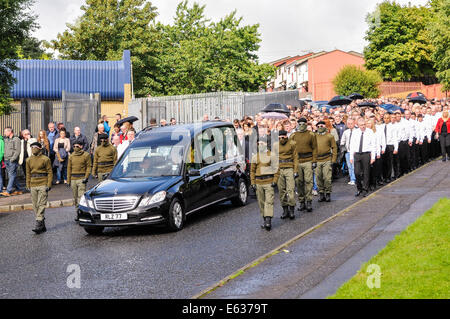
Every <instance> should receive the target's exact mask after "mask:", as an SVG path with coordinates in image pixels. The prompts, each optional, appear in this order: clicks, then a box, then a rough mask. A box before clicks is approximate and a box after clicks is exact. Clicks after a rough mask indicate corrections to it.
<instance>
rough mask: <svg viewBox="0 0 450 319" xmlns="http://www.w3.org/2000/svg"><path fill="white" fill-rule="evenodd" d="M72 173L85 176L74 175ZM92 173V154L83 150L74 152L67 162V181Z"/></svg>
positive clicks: (85, 176)
mask: <svg viewBox="0 0 450 319" xmlns="http://www.w3.org/2000/svg"><path fill="white" fill-rule="evenodd" d="M72 174H76V175H81V174H84V177H83V176H72ZM90 174H91V155H89V153H87V152H85V151H83V150H81V151H79V152H73V153H72V154H71V155H70V156H69V161H68V163H67V182H68V183H69V184H70V182H71V180H72V179H73V180H78V179H86V178H89V175H90Z"/></svg>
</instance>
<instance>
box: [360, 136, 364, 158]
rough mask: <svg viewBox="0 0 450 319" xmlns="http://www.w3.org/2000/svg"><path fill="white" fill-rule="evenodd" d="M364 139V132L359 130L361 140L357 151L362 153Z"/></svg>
mask: <svg viewBox="0 0 450 319" xmlns="http://www.w3.org/2000/svg"><path fill="white" fill-rule="evenodd" d="M363 141H364V132H361V140H360V141H359V152H360V153H362V150H363V143H364V142H363Z"/></svg>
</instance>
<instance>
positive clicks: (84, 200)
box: [78, 196, 88, 207]
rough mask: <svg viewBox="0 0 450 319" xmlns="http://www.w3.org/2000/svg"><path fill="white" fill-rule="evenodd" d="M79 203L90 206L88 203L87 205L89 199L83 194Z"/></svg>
mask: <svg viewBox="0 0 450 319" xmlns="http://www.w3.org/2000/svg"><path fill="white" fill-rule="evenodd" d="M78 205H80V206H84V207H88V205H87V200H86V196H81V198H80V202H79V203H78Z"/></svg>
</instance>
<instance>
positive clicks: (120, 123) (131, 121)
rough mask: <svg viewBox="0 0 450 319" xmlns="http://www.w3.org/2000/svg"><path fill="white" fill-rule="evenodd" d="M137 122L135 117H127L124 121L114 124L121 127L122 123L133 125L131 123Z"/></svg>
mask: <svg viewBox="0 0 450 319" xmlns="http://www.w3.org/2000/svg"><path fill="white" fill-rule="evenodd" d="M138 120H139V119H138V118H137V117H136V116H129V117H126V118H124V119H121V120H120V121H117V123H116V124H119V125H122V124H123V123H126V122H129V123H133V122H136V121H138Z"/></svg>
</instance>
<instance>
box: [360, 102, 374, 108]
mask: <svg viewBox="0 0 450 319" xmlns="http://www.w3.org/2000/svg"><path fill="white" fill-rule="evenodd" d="M358 106H359V107H377V105H376V104H375V103H372V102H362V103H359V104H358Z"/></svg>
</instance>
